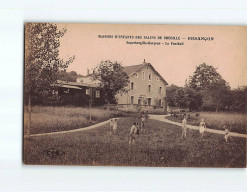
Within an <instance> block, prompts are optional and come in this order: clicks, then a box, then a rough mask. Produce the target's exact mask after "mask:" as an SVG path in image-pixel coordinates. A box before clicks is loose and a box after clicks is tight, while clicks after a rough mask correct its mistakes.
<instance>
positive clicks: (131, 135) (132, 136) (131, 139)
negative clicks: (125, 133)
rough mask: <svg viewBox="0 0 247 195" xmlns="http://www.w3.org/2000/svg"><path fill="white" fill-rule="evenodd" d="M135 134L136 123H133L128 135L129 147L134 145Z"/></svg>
mask: <svg viewBox="0 0 247 195" xmlns="http://www.w3.org/2000/svg"><path fill="white" fill-rule="evenodd" d="M136 134H137V127H136V122H134V123H133V125H132V126H131V128H130V134H129V146H130V145H131V144H135V139H136V138H135V135H136Z"/></svg>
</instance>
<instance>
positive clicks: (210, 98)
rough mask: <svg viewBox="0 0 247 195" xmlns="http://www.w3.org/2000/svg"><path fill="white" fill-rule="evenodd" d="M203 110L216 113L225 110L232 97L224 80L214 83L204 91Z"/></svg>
mask: <svg viewBox="0 0 247 195" xmlns="http://www.w3.org/2000/svg"><path fill="white" fill-rule="evenodd" d="M202 93H203V98H202V101H203V108H204V109H207V110H215V111H216V112H218V111H219V109H221V110H225V108H226V105H227V101H228V99H229V95H230V87H229V85H228V84H227V83H226V81H225V80H224V79H220V80H218V81H214V82H212V83H210V84H208V85H207V87H206V89H205V90H203V92H202Z"/></svg>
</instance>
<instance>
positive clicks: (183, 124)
mask: <svg viewBox="0 0 247 195" xmlns="http://www.w3.org/2000/svg"><path fill="white" fill-rule="evenodd" d="M186 134H187V118H186V116H184V119H183V121H182V138H183V137H184V138H186Z"/></svg>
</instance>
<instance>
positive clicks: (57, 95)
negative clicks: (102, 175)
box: [23, 23, 247, 168]
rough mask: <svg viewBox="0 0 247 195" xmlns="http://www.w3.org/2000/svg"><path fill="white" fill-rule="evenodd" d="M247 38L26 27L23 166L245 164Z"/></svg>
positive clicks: (173, 28) (240, 34) (225, 33)
mask: <svg viewBox="0 0 247 195" xmlns="http://www.w3.org/2000/svg"><path fill="white" fill-rule="evenodd" d="M246 35H247V27H246V26H206V25H205V26H202V25H151V24H150V25H148V24H66V23H65V24H63V23H26V24H25V64H24V69H25V78H24V108H23V110H24V130H23V162H24V163H25V164H29V165H83V166H86V165H89V166H152V167H238V168H244V167H246V159H247V158H246V150H247V147H246V143H247V142H246V140H247V130H246V127H247V114H246V110H247V104H246V102H247V66H246V62H247V55H246V52H247V41H246Z"/></svg>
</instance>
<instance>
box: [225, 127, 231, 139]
mask: <svg viewBox="0 0 247 195" xmlns="http://www.w3.org/2000/svg"><path fill="white" fill-rule="evenodd" d="M224 129H225V140H226V142H228V138H229V136H230V135H229V134H230V131H229V129H228V128H227V126H226V125H224Z"/></svg>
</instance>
